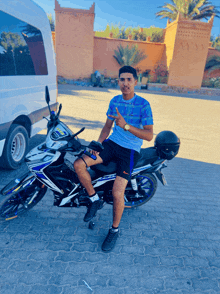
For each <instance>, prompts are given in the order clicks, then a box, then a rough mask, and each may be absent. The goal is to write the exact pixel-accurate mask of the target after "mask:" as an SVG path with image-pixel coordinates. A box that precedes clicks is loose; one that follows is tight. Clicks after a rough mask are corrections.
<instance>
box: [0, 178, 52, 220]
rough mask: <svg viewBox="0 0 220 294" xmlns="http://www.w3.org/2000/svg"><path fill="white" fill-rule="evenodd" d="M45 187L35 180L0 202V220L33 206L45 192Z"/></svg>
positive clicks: (20, 213) (17, 214) (15, 215)
mask: <svg viewBox="0 0 220 294" xmlns="http://www.w3.org/2000/svg"><path fill="white" fill-rule="evenodd" d="M46 192H47V187H46V186H45V185H43V184H42V183H40V182H38V181H37V180H36V181H35V182H34V183H33V184H32V185H30V186H28V187H25V188H21V189H19V190H18V191H17V192H13V193H12V194H10V195H8V196H4V197H3V200H2V202H1V203H0V220H1V221H8V220H12V219H14V218H16V217H18V216H20V215H22V214H23V213H25V212H26V211H28V210H29V209H31V208H32V207H34V206H35V205H36V204H37V203H38V202H39V201H40V200H41V199H42V198H43V197H44V195H45V194H46Z"/></svg>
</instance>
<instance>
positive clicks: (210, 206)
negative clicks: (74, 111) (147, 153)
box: [0, 158, 220, 294]
mask: <svg viewBox="0 0 220 294" xmlns="http://www.w3.org/2000/svg"><path fill="white" fill-rule="evenodd" d="M22 170H23V171H24V170H25V167H24V166H23V167H22ZM16 174H20V171H16V172H12V173H11V175H10V177H11V178H13V177H15V176H16ZM164 174H165V176H166V179H167V182H168V186H166V187H163V186H162V185H161V184H160V183H159V184H158V190H157V192H156V194H155V196H154V197H153V199H152V200H151V201H150V202H149V203H148V204H146V205H144V206H141V207H139V208H137V209H133V210H132V209H130V210H129V209H127V210H125V212H124V214H123V218H122V223H121V234H120V238H119V239H118V242H117V245H116V247H115V249H114V250H113V251H112V252H111V253H103V252H102V251H101V244H102V242H103V239H104V238H105V236H106V234H107V231H108V229H109V226H110V224H111V219H112V207H111V206H110V205H106V206H105V207H104V208H103V209H102V210H100V211H99V212H98V215H97V217H96V218H95V223H96V225H95V228H94V230H93V231H91V230H89V229H88V227H87V226H88V224H86V223H84V222H83V216H84V213H85V208H80V209H76V208H57V207H53V206H52V203H53V196H52V193H51V192H48V193H47V195H46V196H45V198H43V200H42V201H41V202H40V203H39V204H38V205H37V206H36V207H35V208H33V209H32V210H31V211H29V212H28V213H27V214H26V215H25V216H23V217H21V218H19V219H15V220H13V221H11V222H6V223H1V224H0V293H1V294H14V293H16V294H17V293H19V294H44V293H45V294H50V293H51V294H66V293H68V294H84V293H85V294H87V293H88V294H89V293H95V294H156V293H161V294H174V293H175V294H191V293H194V294H217V293H220V242H219V241H220V225H219V221H220V216H219V215H220V197H219V196H220V193H219V191H220V182H219V178H220V168H219V165H217V164H210V163H205V162H202V161H194V160H188V159H184V158H175V159H174V160H172V161H171V162H169V165H168V168H166V169H164ZM0 175H1V171H0ZM4 175H5V174H4ZM1 179H2V177H1ZM3 182H4V178H3ZM2 186H3V185H2V182H1V184H0V187H2Z"/></svg>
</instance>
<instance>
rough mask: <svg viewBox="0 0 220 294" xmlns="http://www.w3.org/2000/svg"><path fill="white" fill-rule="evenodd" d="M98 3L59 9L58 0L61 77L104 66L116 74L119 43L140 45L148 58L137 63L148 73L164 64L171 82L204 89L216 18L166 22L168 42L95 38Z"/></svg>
mask: <svg viewBox="0 0 220 294" xmlns="http://www.w3.org/2000/svg"><path fill="white" fill-rule="evenodd" d="M94 9H95V4H93V5H92V6H91V8H90V9H89V10H84V9H71V8H62V7H60V5H59V3H58V1H57V0H55V14H56V32H55V40H54V41H55V51H56V61H57V72H58V76H62V77H64V78H68V79H77V78H85V77H90V76H91V74H92V73H93V72H94V71H95V70H99V71H100V72H101V73H102V74H104V75H105V76H108V77H117V75H118V70H119V68H120V66H119V64H118V63H117V61H116V60H115V58H114V57H113V55H114V50H116V49H117V47H118V46H119V45H122V46H127V44H129V45H131V46H132V45H134V44H135V45H136V44H137V45H138V49H140V50H142V51H143V52H144V53H145V54H146V55H147V58H146V59H144V60H142V61H141V62H140V63H139V64H138V65H137V67H138V68H139V69H140V70H141V71H142V72H144V71H145V70H152V71H153V70H154V69H155V67H156V66H157V65H158V64H162V65H163V66H165V67H167V69H168V70H169V80H168V85H170V86H180V87H188V88H195V89H196V88H197V89H198V88H200V87H201V84H202V79H203V75H204V68H205V63H206V60H207V56H209V55H213V54H215V53H216V51H217V50H213V49H211V48H209V39H210V34H211V29H212V25H213V18H211V19H210V21H209V22H208V23H204V22H201V21H192V20H186V19H184V18H183V17H182V16H181V15H179V16H178V18H177V19H176V20H175V21H174V22H172V23H169V22H168V23H167V27H166V29H165V39H164V43H152V42H150V40H149V38H148V40H147V41H146V42H143V41H133V40H129V39H128V40H122V39H113V38H112V37H111V36H109V38H100V37H95V36H94V17H95V11H94Z"/></svg>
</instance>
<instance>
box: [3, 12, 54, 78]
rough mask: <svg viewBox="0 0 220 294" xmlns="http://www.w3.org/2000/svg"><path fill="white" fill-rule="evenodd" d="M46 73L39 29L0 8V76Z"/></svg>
mask: <svg viewBox="0 0 220 294" xmlns="http://www.w3.org/2000/svg"><path fill="white" fill-rule="evenodd" d="M20 75H48V70H47V62H46V55H45V49H44V43H43V38H42V34H41V32H40V30H39V29H37V28H36V27H34V26H31V25H30V24H28V23H25V22H23V21H21V20H20V19H18V18H15V17H13V16H11V15H9V14H7V13H5V12H3V11H1V10H0V76H20Z"/></svg>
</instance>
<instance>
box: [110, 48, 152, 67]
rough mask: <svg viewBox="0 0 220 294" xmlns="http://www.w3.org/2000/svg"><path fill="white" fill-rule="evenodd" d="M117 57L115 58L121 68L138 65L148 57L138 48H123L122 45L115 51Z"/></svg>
mask: <svg viewBox="0 0 220 294" xmlns="http://www.w3.org/2000/svg"><path fill="white" fill-rule="evenodd" d="M114 53H115V55H113V57H114V58H115V59H116V61H117V62H118V64H119V65H120V66H124V65H130V66H131V65H133V66H135V65H137V64H138V63H139V62H140V61H141V60H144V59H145V58H146V57H147V55H145V53H144V52H143V51H140V50H138V46H137V45H136V46H134V45H133V46H131V47H129V46H128V45H127V46H126V47H123V46H122V45H120V46H118V49H117V50H115V51H114Z"/></svg>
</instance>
